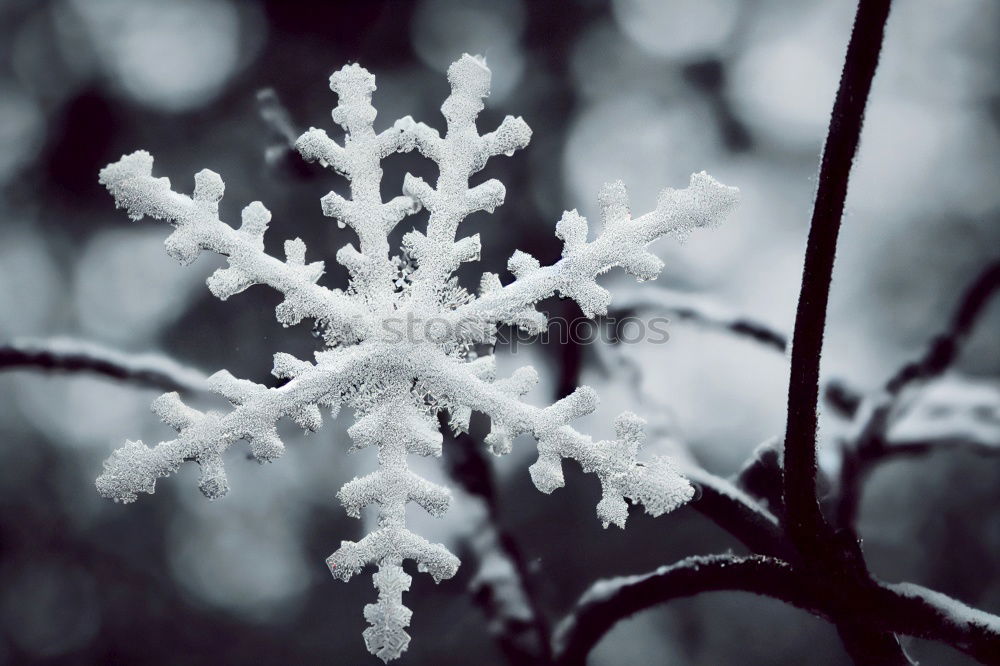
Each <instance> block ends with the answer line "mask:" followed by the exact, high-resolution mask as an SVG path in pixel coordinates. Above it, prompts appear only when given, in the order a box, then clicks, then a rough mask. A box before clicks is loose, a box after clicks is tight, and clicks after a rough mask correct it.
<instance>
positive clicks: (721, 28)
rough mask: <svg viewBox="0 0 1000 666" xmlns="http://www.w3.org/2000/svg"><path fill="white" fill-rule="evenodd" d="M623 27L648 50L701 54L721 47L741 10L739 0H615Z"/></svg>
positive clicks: (665, 55) (665, 53)
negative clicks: (737, 0)
mask: <svg viewBox="0 0 1000 666" xmlns="http://www.w3.org/2000/svg"><path fill="white" fill-rule="evenodd" d="M612 8H613V10H614V15H615V18H616V19H617V20H618V24H619V25H620V26H621V28H622V30H623V31H624V32H625V34H627V35H628V36H629V37H631V38H632V40H633V41H634V42H635V43H636V44H638V45H639V46H641V47H642V48H643V49H645V50H646V51H648V52H649V53H651V54H653V55H656V56H660V57H663V58H675V59H680V58H699V57H705V56H706V55H710V54H711V53H713V52H715V51H718V50H720V49H721V47H722V45H723V44H724V43H725V41H726V39H727V38H728V37H729V35H730V34H731V33H732V31H733V26H734V25H735V24H736V18H737V14H738V12H739V3H738V2H736V0H615V2H614V4H613V5H612Z"/></svg>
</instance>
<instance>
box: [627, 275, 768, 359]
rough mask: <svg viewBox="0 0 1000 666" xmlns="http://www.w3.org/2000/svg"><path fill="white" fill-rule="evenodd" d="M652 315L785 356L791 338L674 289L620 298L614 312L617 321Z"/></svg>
mask: <svg viewBox="0 0 1000 666" xmlns="http://www.w3.org/2000/svg"><path fill="white" fill-rule="evenodd" d="M648 312H655V313H657V314H664V315H672V316H674V317H677V318H678V319H684V320H688V321H691V322H693V323H696V324H701V325H703V326H706V327H708V328H713V329H719V330H723V331H728V332H730V333H733V334H735V335H738V336H744V337H748V338H750V339H752V340H755V341H756V342H759V343H761V344H762V345H764V346H765V347H768V348H770V349H773V350H775V351H778V352H782V353H783V352H784V351H785V348H786V346H787V344H788V336H787V335H785V333H783V332H782V331H779V330H777V329H776V328H774V327H772V326H770V325H768V324H766V323H764V322H761V321H758V320H756V319H754V318H753V317H750V316H747V315H743V314H740V313H738V312H732V311H730V310H729V309H727V308H726V307H725V306H724V305H722V304H720V303H717V302H716V301H714V300H712V299H711V298H708V297H706V296H702V295H698V294H689V293H684V292H680V291H676V290H673V289H645V290H642V291H641V292H640V291H639V290H634V291H633V292H631V293H629V292H626V293H624V294H622V295H621V297H618V296H617V295H616V296H615V300H614V302H613V303H612V305H611V308H610V313H611V314H612V315H613V316H614V317H615V318H617V319H624V318H625V317H630V316H634V315H637V314H640V313H648Z"/></svg>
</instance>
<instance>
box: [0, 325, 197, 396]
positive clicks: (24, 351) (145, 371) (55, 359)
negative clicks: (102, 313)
mask: <svg viewBox="0 0 1000 666" xmlns="http://www.w3.org/2000/svg"><path fill="white" fill-rule="evenodd" d="M7 369H12V370H13V369H28V370H41V371H45V372H90V373H94V374H97V375H103V376H104V377H110V378H111V379H119V380H121V381H125V382H133V383H136V384H139V385H142V386H148V387H151V388H158V389H162V390H164V391H178V392H180V393H189V394H192V393H199V392H202V391H206V390H208V387H207V385H206V384H205V375H203V374H202V373H201V372H199V371H198V370H195V369H194V368H190V367H187V366H184V365H181V364H180V363H178V362H177V361H174V360H173V359H171V358H168V357H166V356H161V355H159V354H128V353H124V352H120V351H116V350H114V349H109V348H108V347H103V346H101V345H98V344H95V343H93V342H87V341H84V340H74V339H72V338H48V339H44V338H26V339H18V340H12V341H11V342H8V343H6V344H2V345H0V370H7Z"/></svg>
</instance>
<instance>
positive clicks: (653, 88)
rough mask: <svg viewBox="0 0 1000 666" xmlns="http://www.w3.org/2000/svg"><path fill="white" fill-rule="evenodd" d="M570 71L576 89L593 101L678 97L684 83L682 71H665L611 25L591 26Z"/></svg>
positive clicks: (579, 42) (575, 52)
mask: <svg viewBox="0 0 1000 666" xmlns="http://www.w3.org/2000/svg"><path fill="white" fill-rule="evenodd" d="M570 69H571V70H572V72H573V82H574V84H575V87H576V89H577V90H578V91H579V92H580V93H582V94H583V95H585V96H587V97H589V98H597V97H610V96H613V95H620V94H621V93H622V91H645V92H647V93H650V94H656V93H659V94H664V93H667V94H675V93H677V92H678V91H679V89H680V86H681V84H682V83H683V81H682V78H681V72H680V68H675V67H664V66H663V61H661V60H658V59H655V58H651V57H650V56H649V55H648V54H646V53H645V52H644V51H640V50H639V49H638V48H637V47H636V46H635V45H634V44H633V43H632V42H631V41H630V40H626V39H622V34H621V32H620V31H619V30H618V28H617V27H615V26H614V25H613V24H612V23H610V22H607V21H601V22H597V23H595V24H594V25H592V26H589V27H588V28H587V29H586V30H585V31H583V33H582V34H581V35H580V37H579V38H578V39H577V40H576V42H575V43H574V44H573V55H572V60H571V61H570Z"/></svg>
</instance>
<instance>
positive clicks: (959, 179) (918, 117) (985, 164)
mask: <svg viewBox="0 0 1000 666" xmlns="http://www.w3.org/2000/svg"><path fill="white" fill-rule="evenodd" d="M876 92H878V91H877V90H876ZM998 154H1000V136H998V135H997V131H996V128H995V126H994V125H993V123H992V122H991V121H990V120H989V119H988V118H987V117H985V116H983V115H980V114H979V113H977V112H974V111H972V112H970V111H969V110H967V109H965V108H963V107H962V106H952V105H944V104H933V105H929V104H921V103H915V102H914V101H912V100H907V99H905V98H902V97H886V96H875V97H873V99H872V100H871V102H870V103H869V108H868V111H867V112H866V113H865V128H864V134H863V135H862V139H861V146H860V149H859V152H858V159H857V162H856V165H855V172H854V175H853V176H852V178H851V194H850V197H849V199H848V203H849V204H850V205H851V206H852V207H854V206H857V207H859V208H862V209H864V210H866V211H872V210H875V211H880V212H882V213H885V212H887V211H892V212H894V213H896V215H894V216H893V217H892V218H891V219H886V220H883V221H882V222H881V223H880V224H879V225H878V226H879V227H881V228H882V229H883V231H889V230H891V229H896V228H898V227H899V226H908V225H910V224H912V222H913V216H917V215H934V214H935V213H934V211H939V212H938V213H937V214H938V215H953V214H954V211H955V209H958V210H960V211H962V212H965V213H966V214H968V215H969V216H970V217H973V218H977V217H983V216H988V215H989V214H990V212H991V211H994V210H996V207H997V206H1000V191H998V190H997V188H996V186H995V184H996V182H997V179H998V176H1000V169H998V168H997V155H998ZM942 164H951V165H964V166H963V167H962V168H952V169H942V168H941V165H942ZM921 192H923V193H925V194H923V195H920V194H919V193H921ZM868 233H869V234H870V233H872V230H868ZM875 233H878V232H875Z"/></svg>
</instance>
